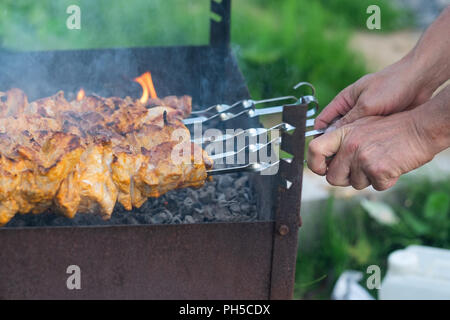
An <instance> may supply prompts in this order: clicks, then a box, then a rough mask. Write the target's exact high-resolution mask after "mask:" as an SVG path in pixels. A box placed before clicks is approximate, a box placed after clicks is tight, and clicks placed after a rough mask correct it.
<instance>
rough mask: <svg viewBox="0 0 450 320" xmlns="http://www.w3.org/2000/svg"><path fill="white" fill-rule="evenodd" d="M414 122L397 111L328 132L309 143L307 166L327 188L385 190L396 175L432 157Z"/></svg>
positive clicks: (397, 176)
mask: <svg viewBox="0 0 450 320" xmlns="http://www.w3.org/2000/svg"><path fill="white" fill-rule="evenodd" d="M416 121H417V119H416V118H415V117H413V116H412V115H411V114H410V112H401V113H397V114H394V115H391V116H388V117H379V116H371V117H366V118H363V119H359V120H356V121H355V122H353V123H351V124H347V125H344V126H342V127H341V128H338V129H336V130H334V131H329V132H327V133H325V134H324V135H322V136H320V137H318V138H316V139H314V140H312V141H311V142H310V144H309V150H308V166H309V168H310V169H311V170H312V171H313V172H315V173H317V174H319V175H322V176H324V175H326V179H327V181H328V182H329V183H330V184H331V185H335V186H349V185H351V186H353V187H354V188H355V189H357V190H361V189H364V188H366V187H368V186H369V185H372V186H373V187H374V188H375V189H376V190H385V189H388V188H390V187H392V186H393V185H394V184H395V183H396V181H397V179H398V178H399V177H400V175H402V174H404V173H406V172H409V171H411V170H413V169H415V168H417V167H420V166H421V165H423V164H425V163H427V162H428V161H430V160H431V159H432V158H433V156H434V153H433V150H431V148H429V144H428V143H427V141H426V139H424V133H422V132H421V131H420V130H421V129H420V126H418V125H417V123H416ZM333 155H335V156H334V157H333V159H332V160H331V161H330V162H329V163H328V164H327V162H328V161H327V158H328V157H331V156H333Z"/></svg>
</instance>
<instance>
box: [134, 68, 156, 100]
mask: <svg viewBox="0 0 450 320" xmlns="http://www.w3.org/2000/svg"><path fill="white" fill-rule="evenodd" d="M134 81H136V82H137V83H139V84H140V85H141V87H142V97H141V99H140V101H141V103H144V104H145V103H147V101H148V98H149V94H150V98H158V96H157V95H156V90H155V86H154V85H153V80H152V75H151V73H150V72H146V73H144V74H143V75H141V76H140V77H137V78H136V79H134Z"/></svg>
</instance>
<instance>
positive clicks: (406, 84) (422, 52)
mask: <svg viewBox="0 0 450 320" xmlns="http://www.w3.org/2000/svg"><path fill="white" fill-rule="evenodd" d="M448 30H450V6H448V7H447V9H445V10H444V11H443V13H442V14H441V15H440V16H439V18H438V19H437V20H436V21H435V22H434V23H433V24H432V25H431V26H430V27H429V28H428V29H427V31H426V32H425V33H424V35H423V36H422V38H421V39H420V40H419V42H418V43H417V45H416V47H415V48H414V49H413V50H411V52H409V53H408V54H407V55H406V56H405V57H404V58H403V59H401V60H400V61H398V62H396V63H395V64H393V65H391V66H389V67H387V68H386V69H384V70H382V71H380V72H377V73H374V74H369V75H367V76H365V77H363V78H361V79H360V80H358V81H357V82H355V83H354V84H352V85H350V86H349V87H347V88H345V89H344V90H343V91H341V92H340V93H339V94H338V95H337V96H336V98H334V99H333V101H331V102H330V104H329V105H328V106H327V107H326V108H325V109H324V110H323V111H322V112H321V114H320V115H319V116H318V117H317V119H316V125H315V129H323V128H325V127H327V126H329V125H330V124H331V123H332V122H333V120H334V119H336V118H340V117H342V118H341V119H340V120H339V121H337V122H336V123H334V124H333V126H334V127H337V128H339V127H340V126H343V125H345V124H348V123H352V122H353V121H355V120H357V119H360V118H363V117H366V116H381V115H390V114H393V113H397V112H401V111H404V110H410V109H412V108H415V107H417V106H418V105H421V104H422V103H424V102H425V101H427V100H428V99H429V98H430V97H431V95H432V94H433V92H434V91H435V90H436V89H437V88H438V87H439V86H440V85H441V84H443V83H444V82H445V81H446V80H447V79H449V77H450V60H449V54H448V53H449V52H450V37H448Z"/></svg>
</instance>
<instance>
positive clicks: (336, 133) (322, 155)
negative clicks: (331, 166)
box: [308, 128, 346, 176]
mask: <svg viewBox="0 0 450 320" xmlns="http://www.w3.org/2000/svg"><path fill="white" fill-rule="evenodd" d="M345 130H346V129H345V128H339V129H336V130H333V131H328V132H326V133H325V134H323V135H322V136H320V137H318V138H315V139H314V140H312V141H311V142H310V143H309V147H308V167H309V168H310V169H311V170H312V171H313V172H314V173H316V174H318V175H321V176H324V175H325V174H326V173H327V158H330V157H332V156H333V155H335V154H336V153H337V152H338V150H339V148H340V146H341V143H342V140H343V138H344V136H345Z"/></svg>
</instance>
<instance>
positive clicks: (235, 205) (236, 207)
mask: <svg viewBox="0 0 450 320" xmlns="http://www.w3.org/2000/svg"><path fill="white" fill-rule="evenodd" d="M230 210H231V212H232V213H233V214H239V213H240V212H241V207H240V206H239V204H238V203H233V204H231V205H230Z"/></svg>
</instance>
